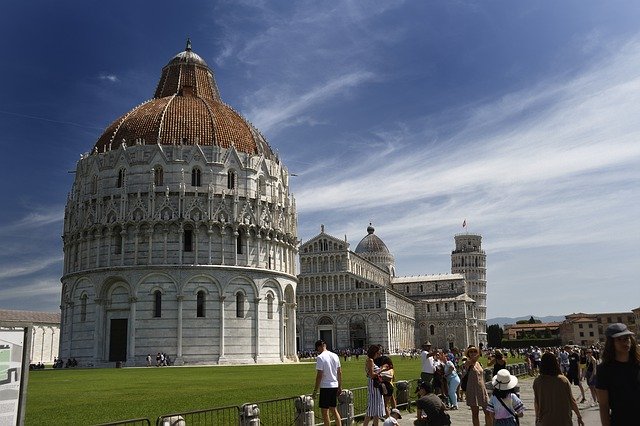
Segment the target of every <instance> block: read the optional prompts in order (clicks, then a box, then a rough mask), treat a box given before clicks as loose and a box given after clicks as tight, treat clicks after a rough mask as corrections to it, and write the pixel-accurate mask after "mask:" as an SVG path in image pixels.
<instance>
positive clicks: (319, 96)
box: [247, 71, 375, 132]
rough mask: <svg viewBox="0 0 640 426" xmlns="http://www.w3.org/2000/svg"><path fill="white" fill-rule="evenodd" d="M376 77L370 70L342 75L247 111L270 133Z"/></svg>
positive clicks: (256, 122) (263, 129)
mask: <svg viewBox="0 0 640 426" xmlns="http://www.w3.org/2000/svg"><path fill="white" fill-rule="evenodd" d="M374 77H375V76H374V75H373V74H372V73H370V72H367V71H361V72H354V73H350V74H346V75H342V76H339V77H336V78H334V79H332V80H330V81H327V82H326V83H324V84H322V85H321V86H318V87H315V88H313V89H311V90H309V91H308V92H306V93H302V94H295V93H290V94H289V95H288V96H283V95H280V96H279V97H278V98H275V99H272V100H271V101H270V102H269V103H268V105H266V106H262V107H258V108H256V109H252V110H249V111H248V113H247V114H248V116H250V117H252V120H253V122H254V123H255V124H256V126H257V127H258V128H259V129H261V130H262V131H264V132H270V131H271V130H273V129H275V128H276V127H283V126H287V125H289V124H291V123H290V121H291V120H292V119H293V123H297V124H299V123H300V121H299V120H300V117H299V115H300V114H302V113H303V112H305V111H307V110H308V109H309V108H311V107H313V106H317V104H319V103H322V102H324V101H326V100H328V99H331V98H333V97H335V96H338V95H340V96H344V94H345V92H347V91H348V90H349V89H351V88H353V87H356V86H359V85H362V84H363V83H366V82H368V81H371V80H373V78H374Z"/></svg>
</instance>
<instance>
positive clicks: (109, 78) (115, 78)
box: [98, 74, 120, 83]
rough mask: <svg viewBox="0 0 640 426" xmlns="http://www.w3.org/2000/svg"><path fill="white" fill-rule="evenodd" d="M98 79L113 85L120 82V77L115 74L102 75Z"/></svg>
mask: <svg viewBox="0 0 640 426" xmlns="http://www.w3.org/2000/svg"><path fill="white" fill-rule="evenodd" d="M98 78H99V79H100V80H107V81H110V82H111V83H117V82H119V81H120V80H119V79H118V76H116V75H115V74H100V75H99V76H98Z"/></svg>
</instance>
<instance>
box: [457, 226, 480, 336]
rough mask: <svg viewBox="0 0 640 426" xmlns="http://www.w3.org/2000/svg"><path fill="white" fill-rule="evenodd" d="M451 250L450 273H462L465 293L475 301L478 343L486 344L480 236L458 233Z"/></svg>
mask: <svg viewBox="0 0 640 426" xmlns="http://www.w3.org/2000/svg"><path fill="white" fill-rule="evenodd" d="M454 238H455V243H456V248H455V250H453V251H452V252H451V273H453V274H463V275H464V277H465V280H466V282H467V293H468V294H469V296H471V297H472V298H473V299H474V300H475V301H476V316H477V318H478V343H482V344H483V345H486V344H487V255H486V254H485V252H484V250H482V236H481V235H478V234H458V235H456V236H455V237H454Z"/></svg>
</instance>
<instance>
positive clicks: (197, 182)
mask: <svg viewBox="0 0 640 426" xmlns="http://www.w3.org/2000/svg"><path fill="white" fill-rule="evenodd" d="M201 175H202V172H201V171H200V169H199V168H197V167H194V168H193V169H191V186H201V185H202V181H201Z"/></svg>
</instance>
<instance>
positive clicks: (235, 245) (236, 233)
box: [231, 229, 240, 266]
mask: <svg viewBox="0 0 640 426" xmlns="http://www.w3.org/2000/svg"><path fill="white" fill-rule="evenodd" d="M231 235H233V237H234V240H235V241H234V243H235V244H234V245H233V246H234V250H233V264H234V266H238V236H240V232H238V230H237V229H236V230H235V231H233V234H231Z"/></svg>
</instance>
